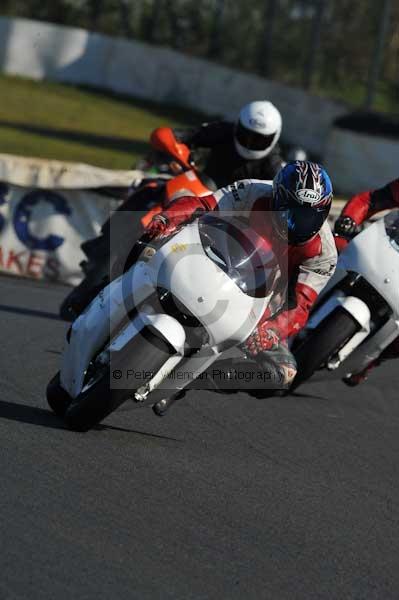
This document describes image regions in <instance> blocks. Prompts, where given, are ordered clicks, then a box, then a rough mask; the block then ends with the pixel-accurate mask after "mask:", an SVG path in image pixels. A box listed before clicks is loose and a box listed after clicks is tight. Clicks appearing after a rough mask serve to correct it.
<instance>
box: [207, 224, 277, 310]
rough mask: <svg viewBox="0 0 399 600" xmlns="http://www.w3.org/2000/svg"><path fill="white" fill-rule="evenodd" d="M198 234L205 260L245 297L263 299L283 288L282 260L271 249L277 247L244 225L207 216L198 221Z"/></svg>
mask: <svg viewBox="0 0 399 600" xmlns="http://www.w3.org/2000/svg"><path fill="white" fill-rule="evenodd" d="M199 233H200V238H201V243H202V246H203V248H204V251H205V253H206V255H207V256H208V258H209V259H210V260H212V261H213V262H214V263H215V264H216V265H217V266H218V267H219V268H220V269H222V270H223V271H224V272H225V273H226V274H227V275H228V276H229V277H230V278H231V279H232V280H233V281H234V283H235V284H236V285H237V286H238V287H239V288H240V289H241V290H242V291H243V292H244V293H245V294H247V295H248V296H251V297H254V298H265V297H266V296H268V295H270V294H271V293H272V292H273V293H278V292H279V293H282V292H283V290H285V289H286V282H287V278H286V277H285V276H284V274H286V269H284V268H283V269H282V264H284V258H283V257H279V256H278V253H277V252H276V250H275V249H276V247H278V245H277V244H274V243H273V240H269V239H267V238H265V237H264V236H260V235H259V234H258V233H256V232H255V231H254V229H252V228H251V227H249V226H248V224H247V223H245V222H243V221H242V220H240V219H239V218H237V217H231V216H223V217H222V216H216V215H215V214H214V213H208V214H206V215H205V216H203V217H202V218H201V219H200V220H199ZM285 260H286V259H285Z"/></svg>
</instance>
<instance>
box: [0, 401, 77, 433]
mask: <svg viewBox="0 0 399 600" xmlns="http://www.w3.org/2000/svg"><path fill="white" fill-rule="evenodd" d="M0 418H2V419H8V420H9V421H18V422H20V423H28V424H29V425H40V426H41V427H50V428H52V429H66V428H65V426H64V425H63V423H62V422H61V421H60V420H59V418H58V417H56V416H55V415H54V414H53V413H52V412H50V411H49V410H45V409H44V408H37V407H35V406H29V405H27V404H14V403H13V402H6V401H5V400H0Z"/></svg>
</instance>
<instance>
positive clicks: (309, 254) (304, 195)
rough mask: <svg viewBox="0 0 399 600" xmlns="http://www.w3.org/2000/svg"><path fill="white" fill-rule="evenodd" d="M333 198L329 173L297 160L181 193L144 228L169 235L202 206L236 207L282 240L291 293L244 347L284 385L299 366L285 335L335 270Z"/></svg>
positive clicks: (300, 320)
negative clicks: (200, 192) (263, 174)
mask: <svg viewBox="0 0 399 600" xmlns="http://www.w3.org/2000/svg"><path fill="white" fill-rule="evenodd" d="M331 202H332V186H331V182H330V179H329V177H328V175H327V173H326V171H325V170H324V169H323V168H322V167H320V166H319V165H317V164H315V163H310V162H306V161H296V162H292V163H288V164H287V165H286V166H285V167H284V168H283V169H281V170H280V172H279V173H278V174H277V176H276V178H275V179H274V182H273V185H272V182H266V181H261V180H254V179H248V180H242V181H237V182H235V183H234V184H232V185H230V186H228V187H226V188H222V189H220V190H218V191H217V192H215V193H214V194H212V195H209V196H205V197H202V198H197V197H183V198H180V199H178V200H176V201H175V202H174V203H172V204H171V205H170V206H169V207H168V208H167V209H166V210H165V211H164V212H163V213H162V214H160V215H157V216H156V217H154V219H153V221H152V222H151V223H150V225H149V228H148V231H149V233H150V235H152V236H159V235H161V236H163V235H169V234H171V233H173V232H174V231H175V229H176V228H177V227H178V226H179V225H181V224H182V223H184V222H186V221H188V220H189V219H190V218H194V217H195V216H197V215H198V214H199V213H201V212H204V211H212V210H217V211H220V212H221V213H223V212H225V213H226V212H227V213H230V212H232V211H233V212H234V214H235V215H237V216H238V217H240V218H241V219H243V220H247V221H249V223H250V225H251V227H252V228H253V229H255V230H256V231H257V233H258V234H260V235H261V236H263V237H264V238H266V239H274V240H275V242H276V243H277V245H278V244H279V245H280V254H281V251H283V253H284V251H285V255H286V257H287V269H288V273H287V278H288V285H289V289H291V298H289V301H288V303H287V305H286V306H285V308H284V309H283V310H282V311H280V312H277V313H275V314H271V311H270V310H269V309H268V310H267V311H266V312H265V314H264V315H263V317H262V318H261V320H260V322H259V323H258V325H257V326H256V328H255V330H254V332H253V333H252V334H251V335H250V336H249V338H248V339H247V340H246V342H245V344H244V349H245V351H246V353H247V354H248V355H250V356H252V357H254V358H255V359H256V360H257V362H258V363H259V364H260V365H261V366H263V368H264V369H265V368H267V369H269V372H271V373H272V377H271V380H273V381H278V382H279V383H280V386H281V387H284V386H288V385H289V384H290V383H291V382H292V381H293V379H294V377H295V375H296V370H297V368H296V361H295V358H294V356H293V354H292V353H291V352H290V350H289V348H288V344H287V339H288V338H289V337H290V336H291V335H294V334H296V333H298V331H300V330H301V329H302V327H303V326H304V325H305V323H306V321H307V319H308V315H309V311H310V309H311V307H312V306H313V304H314V302H315V300H316V298H317V296H318V294H319V293H320V291H321V290H322V289H323V287H324V286H325V285H326V283H327V281H328V280H329V279H330V277H331V276H332V274H333V273H334V270H335V266H336V261H337V253H336V248H335V244H334V238H333V235H332V231H331V229H330V226H329V225H328V223H327V220H326V219H327V216H328V213H329V210H330V207H331ZM276 238H277V241H276ZM277 254H279V252H277ZM265 365H266V366H265ZM270 369H271V371H270Z"/></svg>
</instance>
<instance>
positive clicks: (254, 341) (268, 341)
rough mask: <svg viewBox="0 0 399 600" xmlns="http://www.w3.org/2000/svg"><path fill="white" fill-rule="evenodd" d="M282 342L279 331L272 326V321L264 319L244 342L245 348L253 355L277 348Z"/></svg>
mask: <svg viewBox="0 0 399 600" xmlns="http://www.w3.org/2000/svg"><path fill="white" fill-rule="evenodd" d="M279 343H280V336H279V334H278V332H277V331H276V330H275V329H273V328H271V322H270V321H264V322H263V323H261V324H260V325H258V326H257V328H256V329H255V331H254V332H253V333H251V335H250V336H249V338H248V339H247V340H246V341H245V343H244V348H245V350H246V351H247V352H248V354H250V355H251V356H256V355H257V354H259V353H260V352H266V351H267V350H275V349H276V348H277V347H278V345H279Z"/></svg>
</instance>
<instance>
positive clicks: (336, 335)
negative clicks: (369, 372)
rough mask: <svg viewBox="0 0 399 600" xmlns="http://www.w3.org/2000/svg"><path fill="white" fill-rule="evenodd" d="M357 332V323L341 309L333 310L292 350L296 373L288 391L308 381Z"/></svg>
mask: <svg viewBox="0 0 399 600" xmlns="http://www.w3.org/2000/svg"><path fill="white" fill-rule="evenodd" d="M358 330H359V323H358V322H357V321H356V320H355V319H354V318H353V317H352V315H350V314H349V313H348V312H347V311H346V310H344V309H343V308H338V309H336V310H334V311H333V312H332V313H331V314H330V315H329V316H328V317H327V318H326V319H324V320H323V321H322V322H321V323H319V325H318V326H317V327H316V328H315V329H314V330H313V331H310V332H308V333H307V335H306V337H305V339H304V340H303V341H301V342H299V343H298V345H297V346H296V347H295V345H294V348H293V353H294V356H295V359H296V361H297V365H298V372H297V375H296V377H295V379H294V382H293V384H292V386H291V388H290V391H293V390H295V389H296V388H297V387H299V386H300V385H301V384H302V383H304V382H305V381H307V380H308V379H310V377H312V375H313V373H315V371H317V370H318V369H320V368H321V367H322V366H323V365H325V364H326V363H327V362H328V360H329V359H331V358H332V357H333V356H334V355H335V354H337V353H338V352H339V350H341V348H343V346H344V345H345V344H346V342H347V341H348V340H350V338H351V337H353V336H354V335H355V333H356V332H357V331H358Z"/></svg>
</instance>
